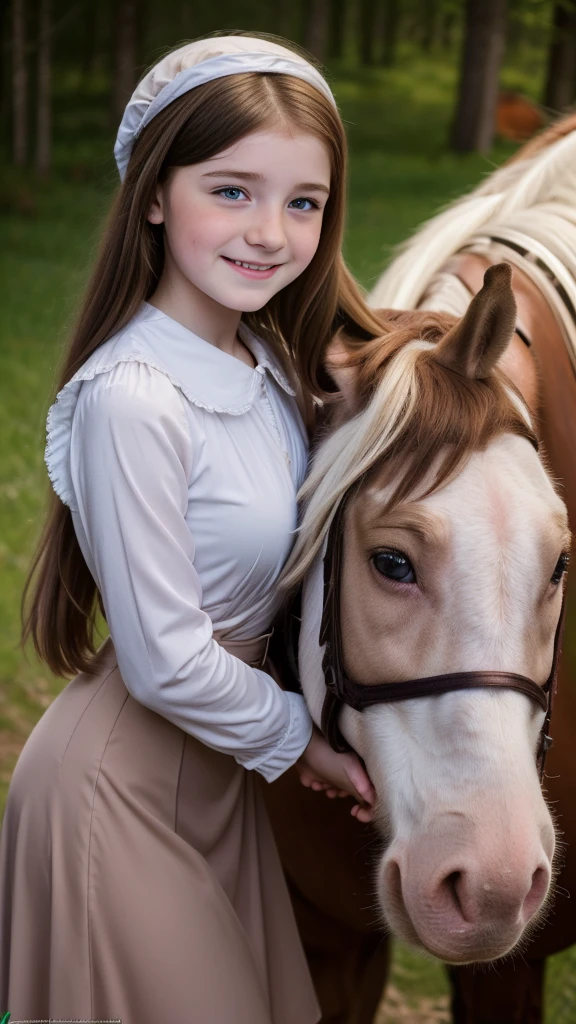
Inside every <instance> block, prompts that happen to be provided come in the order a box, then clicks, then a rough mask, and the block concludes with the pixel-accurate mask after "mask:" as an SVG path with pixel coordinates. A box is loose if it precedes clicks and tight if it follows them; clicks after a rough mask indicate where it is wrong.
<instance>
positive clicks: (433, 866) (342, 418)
mask: <svg viewBox="0 0 576 1024" xmlns="http://www.w3.org/2000/svg"><path fill="white" fill-rule="evenodd" d="M515 321H516V307H515V303H514V298H513V295H512V292H511V289H510V270H509V267H508V266H506V265H503V266H499V267H496V268H493V269H492V270H490V271H489V272H488V274H487V275H486V279H485V284H484V287H483V289H482V291H481V292H480V293H479V295H478V296H477V297H476V298H475V299H474V300H473V302H472V304H471V306H470V309H469V311H468V313H467V314H466V315H465V316H464V317H463V318H462V320H461V321H457V320H456V319H455V318H454V317H451V316H450V315H445V314H436V313H424V312H421V313H390V314H389V315H387V314H383V319H382V325H383V326H382V330H383V335H382V337H380V338H376V339H373V340H371V341H354V340H352V339H346V341H345V343H344V342H342V341H339V340H338V339H337V340H336V341H335V342H334V343H333V345H332V348H331V350H330V351H329V353H328V367H327V368H328V370H329V372H330V373H331V375H332V377H333V378H334V380H335V382H336V384H337V385H338V387H339V389H340V401H339V402H336V403H335V405H334V408H333V410H332V413H331V416H330V417H329V420H328V424H327V429H326V433H325V437H324V440H322V441H321V442H320V443H319V445H318V448H317V450H316V452H315V455H314V459H313V464H312V468H311V472H310V474H309V477H308V480H307V482H306V484H305V486H304V490H303V498H304V502H305V512H304V516H303V520H302V524H301V528H300V530H299V533H298V538H297V542H296V545H295V547H294V550H293V553H292V556H291V559H290V561H289V563H288V566H287V569H286V574H285V580H286V584H287V585H295V584H296V583H298V582H300V581H302V580H303V581H304V588H303V604H302V628H301V634H300V650H299V661H300V675H301V679H302V685H303V689H304V693H305V696H306V699H307V702H308V705H309V707H310V710H311V713H312V716H313V718H314V720H315V722H316V724H317V725H318V726H322V711H323V708H324V707H325V701H326V685H325V684H326V680H325V674H324V669H323V653H324V649H323V644H322V642H321V639H325V635H324V634H323V636H322V638H321V626H322V618H323V612H324V610H325V602H326V588H325V586H324V572H323V557H324V553H325V551H326V545H327V541H328V539H329V536H330V527H331V524H332V523H333V521H334V520H335V517H339V520H338V523H339V524H340V525H341V533H342V538H341V544H339V547H340V554H339V557H338V564H337V575H338V600H337V603H336V605H335V606H334V608H333V611H334V615H333V616H332V617H333V618H334V617H336V618H337V619H338V620H339V621H338V623H337V624H336V625H337V629H336V634H334V631H333V636H334V635H336V636H337V646H338V647H339V648H341V658H342V665H343V671H345V675H346V676H347V677H349V679H352V680H354V683H353V686H354V687H356V690H358V691H362V692H363V693H364V694H366V692H367V691H368V690H369V689H370V687H376V686H378V687H379V688H380V689H384V687H383V686H382V684H393V683H398V684H403V683H404V684H405V686H406V687H409V686H413V681H414V680H426V679H428V677H438V676H440V675H442V676H443V675H446V674H447V675H448V676H449V677H450V679H451V680H453V679H454V678H455V677H456V674H466V673H475V674H478V678H480V676H482V677H483V678H484V680H486V678H487V676H488V674H489V673H491V674H492V676H493V677H494V679H495V680H496V682H498V681H500V685H498V686H496V685H495V683H494V679H493V681H492V684H490V683H489V682H486V681H485V682H484V685H482V686H480V683H478V686H475V685H473V683H472V684H471V681H470V677H468V680H467V684H466V686H467V688H463V689H459V688H456V685H455V684H454V686H453V687H452V686H450V687H448V692H443V691H442V690H441V689H440V690H438V691H437V692H436V691H432V690H430V691H429V692H430V693H432V692H433V695H424V696H411V697H409V698H408V699H402V698H401V699H399V700H396V699H395V700H393V701H392V702H386V703H380V702H379V703H376V704H374V705H373V706H367V707H365V709H364V710H362V711H358V710H354V709H353V708H352V707H350V706H345V707H343V708H342V709H341V711H340V713H339V714H338V715H337V725H336V724H335V723H334V722H333V725H334V728H337V731H338V734H341V735H342V736H343V737H344V739H345V740H346V741H347V742H348V743H349V744H350V746H351V747H353V749H355V750H356V751H357V752H358V753H359V754H360V755H361V757H362V758H363V759H364V760H365V762H366V765H367V768H368V771H369V774H370V775H371V777H372V779H373V781H374V784H375V786H376V790H377V793H378V800H379V804H378V825H379V829H380V832H381V834H382V837H383V839H384V843H385V848H384V852H383V854H382V856H381V858H380V862H379V864H378V866H377V886H376V889H377V896H378V900H379V902H380V906H381V909H382V912H383V915H384V918H385V921H386V923H387V925H388V926H389V928H390V929H391V930H392V932H393V933H394V934H395V935H397V936H398V937H400V938H402V939H404V940H405V941H408V942H410V943H411V944H413V945H416V946H418V947H419V948H421V949H424V950H426V951H428V952H430V953H433V954H435V955H436V956H438V957H440V958H442V959H444V960H446V961H449V962H452V963H468V962H473V961H481V960H492V959H495V958H497V957H501V956H503V955H505V954H507V953H508V952H509V951H511V950H512V949H514V948H515V947H516V946H517V945H518V943H519V942H520V941H521V940H522V938H523V937H526V936H527V935H528V934H530V932H531V931H532V930H533V928H534V927H535V925H536V924H537V923H538V922H539V921H540V920H541V919H542V916H543V914H544V912H545V908H546V904H547V898H548V895H549V892H550V890H551V882H552V876H553V863H554V850H555V838H554V827H553V823H552V819H551V816H550V812H549V810H548V807H547V805H546V803H545V800H544V798H543V795H542V790H541V786H540V780H539V775H538V769H537V756H538V751H539V746H540V744H541V741H542V727H543V722H544V717H545V712H544V710H543V705H544V704H545V700H544V701H542V702H539V701H538V700H537V699H536V700H535V699H534V697H535V696H536V697H538V696H540V694H539V693H537V694H534V690H535V689H536V686H537V687H544V686H545V685H546V684H547V682H550V674H551V671H552V665H553V660H554V652H555V642H556V637H557V628H558V623H559V619H560V614H561V606H562V589H563V576H564V570H565V568H566V565H567V551H568V548H569V543H570V535H569V531H568V524H567V516H566V509H565V506H564V503H563V502H562V500H561V499H560V497H559V496H558V494H557V493H556V491H555V489H554V486H553V484H552V482H551V480H550V477H549V475H548V474H547V471H546V468H545V467H544V466H543V464H542V462H541V459H540V457H539V455H538V453H537V450H536V447H537V446H535V437H534V434H533V428H532V423H531V418H530V414H529V412H528V410H527V408H526V406H525V404H524V402H523V400H522V399H521V397H520V394H519V392H518V391H517V390H516V389H515V388H514V387H513V386H512V385H511V384H510V383H509V381H508V380H507V378H506V377H505V376H504V375H503V374H502V373H501V372H500V370H498V369H497V368H496V363H497V361H498V360H499V359H500V357H501V356H502V355H503V353H504V351H505V349H506V347H507V346H508V344H509V342H510V339H511V337H512V335H513V332H514V326H515ZM340 525H339V526H338V529H340ZM328 589H330V588H328ZM325 618H326V616H325ZM332 625H333V623H332ZM324 626H326V623H324ZM324 667H325V666H324ZM498 674H501V675H500V676H499V675H498ZM504 674H505V676H506V680H507V681H504V682H502V679H503V677H504ZM519 676H521V677H524V683H523V684H522V685H521V684H520V683H518V682H514V680H518V677H519ZM530 681H531V682H530ZM535 684H536V685H535ZM435 685H437V684H436V683H435ZM470 685H471V686H472V688H468V687H469V686H470ZM406 692H408V691H406ZM324 725H326V719H325V720H324Z"/></svg>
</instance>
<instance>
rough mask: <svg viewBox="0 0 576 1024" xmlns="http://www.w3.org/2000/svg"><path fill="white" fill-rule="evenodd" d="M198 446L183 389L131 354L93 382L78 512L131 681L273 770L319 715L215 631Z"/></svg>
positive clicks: (292, 753)
mask: <svg viewBox="0 0 576 1024" xmlns="http://www.w3.org/2000/svg"><path fill="white" fill-rule="evenodd" d="M194 454H195V453H194V438H193V437H192V436H191V431H190V424H189V422H188V419H187V416H186V412H185V408H184V404H183V398H182V396H181V394H180V392H179V391H178V390H177V388H175V387H174V386H173V384H172V383H171V382H170V380H169V379H168V377H167V376H166V375H165V374H163V373H161V372H160V371H159V370H156V369H154V368H153V367H151V366H149V365H145V364H143V363H139V362H135V361H133V362H122V363H119V364H118V365H116V366H115V367H114V368H113V369H112V370H111V371H110V372H108V373H101V374H99V375H98V376H96V377H94V379H92V380H85V381H84V382H83V385H82V388H81V391H80V394H79V397H78V403H77V406H76V409H75V413H74V420H73V425H72V436H71V447H70V474H71V479H72V483H73V488H74V494H75V504H76V508H77V511H75V512H74V517H75V522H78V524H79V529H78V533H79V540H80V538H81V537H82V535H83V537H82V540H81V544H82V542H83V543H84V544H85V546H86V551H85V555H86V559H87V562H88V564H89V565H90V568H91V569H92V571H93V573H94V575H95V579H96V582H97V584H98V586H99V589H100V592H101V594H102V599H103V603H104V608H105V611H106V618H107V622H108V626H109V628H110V633H111V636H112V640H113V642H114V646H115V649H116V653H117V657H118V665H119V668H120V672H121V674H122V678H123V680H124V682H125V685H126V687H127V689H128V691H129V692H130V693H131V694H132V696H133V697H134V698H135V699H136V700H138V701H140V702H141V703H142V704H144V705H146V706H147V707H149V708H151V709H152V710H154V711H156V712H157V713H158V714H161V715H163V716H164V717H165V718H167V719H168V720H169V721H171V722H173V723H174V724H175V725H177V726H178V727H179V728H181V729H183V730H184V731H186V732H188V733H190V734H191V735H193V736H195V737H196V738H197V739H199V740H200V741H201V742H202V743H205V744H206V745H208V746H210V747H213V748H214V749H216V750H219V751H221V752H223V753H226V754H231V755H233V756H234V757H235V758H236V760H237V761H238V762H239V763H241V764H243V765H244V766H245V767H246V768H251V769H256V770H257V771H258V772H260V773H261V774H262V775H263V776H264V778H266V779H267V780H269V781H272V780H273V779H275V778H276V777H277V776H278V775H280V774H281V773H282V772H283V771H285V770H286V769H287V768H288V767H289V766H290V765H291V764H293V763H294V761H295V760H296V759H297V758H298V757H299V756H300V754H301V753H302V752H303V750H304V749H305V747H306V745H307V743H308V741H309V738H310V735H311V728H312V726H311V720H310V716H309V714H308V711H307V709H306V706H305V704H304V701H303V698H301V697H300V696H299V695H296V694H288V693H284V692H283V691H282V690H281V689H280V688H279V687H278V686H277V684H276V683H275V682H274V680H273V679H272V678H271V677H270V676H269V675H268V674H267V673H266V672H263V671H260V670H257V669H252V668H250V667H249V666H247V665H245V664H244V663H243V662H241V661H240V660H239V659H237V658H235V657H233V656H232V655H230V654H229V653H227V652H226V651H225V650H224V649H223V648H222V647H221V646H220V645H219V644H217V643H216V641H215V640H214V639H213V638H212V622H211V620H210V618H209V616H208V615H207V614H206V612H204V611H203V610H202V591H201V585H200V581H199V577H198V574H197V572H196V570H195V567H194V556H195V540H194V537H193V535H192V533H191V531H190V527H189V525H188V523H187V521H186V518H185V515H186V510H187V507H188V502H189V500H192V501H193V500H194V495H193V489H192V492H191V493H189V479H190V475H191V472H192V468H193V465H194ZM76 517H77V518H76Z"/></svg>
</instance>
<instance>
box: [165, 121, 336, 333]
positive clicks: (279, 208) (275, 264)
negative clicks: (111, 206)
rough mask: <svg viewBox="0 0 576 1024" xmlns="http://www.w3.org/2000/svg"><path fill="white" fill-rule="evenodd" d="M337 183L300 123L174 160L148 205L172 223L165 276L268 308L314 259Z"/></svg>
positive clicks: (191, 289)
mask: <svg viewBox="0 0 576 1024" xmlns="http://www.w3.org/2000/svg"><path fill="white" fill-rule="evenodd" d="M329 191H330V161H329V157H328V153H327V150H326V147H325V146H324V144H323V143H322V142H320V140H319V139H317V138H315V137H314V136H312V135H305V134H302V133H297V132H296V131H295V132H294V134H289V133H288V130H284V131H282V130H280V129H278V130H276V131H272V130H270V131H262V132H256V133H254V134H252V135H248V136H246V137H245V138H243V139H241V140H240V141H239V142H236V143H234V145H232V146H230V148H229V149H226V150H224V151H223V152H222V153H218V154H217V155H216V156H214V157H211V158H210V160H205V161H203V162H202V163H199V164H192V165H189V166H187V167H178V168H176V170H175V171H174V172H173V173H172V175H171V177H170V178H169V180H168V182H167V183H166V184H165V185H164V186H159V188H158V190H157V196H156V200H155V201H154V202H153V203H152V205H151V207H150V210H149V212H148V220H149V221H151V222H152V223H153V224H161V223H163V224H164V241H165V251H166V261H165V267H164V272H163V284H165V285H168V287H169V289H170V290H171V291H172V290H173V289H174V288H176V289H179V290H180V291H182V290H183V292H184V293H186V292H188V293H189V294H190V296H191V297H192V295H193V294H194V293H197V291H200V292H203V293H204V295H207V296H209V297H210V298H211V299H213V300H214V301H215V302H217V303H218V304H220V305H221V306H225V307H227V309H230V310H238V311H240V312H245V313H248V312H253V311H254V310H257V309H261V308H262V306H264V305H265V304H266V303H267V302H268V300H269V299H270V298H271V297H272V296H273V295H275V294H276V292H279V291H280V290H281V289H282V288H285V287H286V285H288V284H290V282H291V281H293V280H294V279H295V278H296V277H298V275H299V274H301V273H302V271H303V270H304V269H305V268H306V267H307V266H308V264H309V263H310V261H311V260H312V257H313V256H314V253H315V252H316V249H317V248H318V242H319V239H320V230H321V227H322V212H323V209H324V206H325V204H326V200H327V198H328V194H329ZM166 278H168V280H166Z"/></svg>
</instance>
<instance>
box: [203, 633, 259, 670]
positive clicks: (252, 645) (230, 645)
mask: <svg viewBox="0 0 576 1024" xmlns="http://www.w3.org/2000/svg"><path fill="white" fill-rule="evenodd" d="M273 632H274V630H271V631H270V633H263V634H262V636H255V637H252V638H250V639H249V640H234V639H231V638H229V637H228V636H227V635H226V631H224V630H219V629H215V630H214V633H213V636H214V639H215V640H216V641H217V642H218V643H219V644H220V646H221V647H223V648H224V650H225V651H228V654H233V655H234V657H235V658H240V661H245V662H246V664H247V665H250V666H251V668H262V666H263V665H264V662H265V661H266V658H267V657H268V644H269V643H270V637H271V636H272V633H273Z"/></svg>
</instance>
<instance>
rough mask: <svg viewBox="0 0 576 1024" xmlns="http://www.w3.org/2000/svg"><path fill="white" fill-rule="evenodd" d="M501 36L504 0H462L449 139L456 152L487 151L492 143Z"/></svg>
mask: <svg viewBox="0 0 576 1024" xmlns="http://www.w3.org/2000/svg"><path fill="white" fill-rule="evenodd" d="M505 37H506V0H466V22H465V32H464V40H463V46H462V57H461V70H460V82H459V86H458V98H457V103H456V113H455V117H454V122H453V127H452V139H451V142H452V147H453V148H454V149H455V150H456V151H457V152H460V153H467V152H472V151H475V152H478V153H487V152H488V150H489V149H490V147H491V145H492V140H493V137H494V125H495V119H496V103H497V99H498V82H499V76H500V67H501V64H502V57H503V55H504V45H505Z"/></svg>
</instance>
